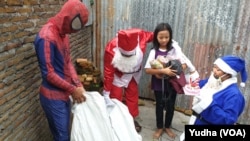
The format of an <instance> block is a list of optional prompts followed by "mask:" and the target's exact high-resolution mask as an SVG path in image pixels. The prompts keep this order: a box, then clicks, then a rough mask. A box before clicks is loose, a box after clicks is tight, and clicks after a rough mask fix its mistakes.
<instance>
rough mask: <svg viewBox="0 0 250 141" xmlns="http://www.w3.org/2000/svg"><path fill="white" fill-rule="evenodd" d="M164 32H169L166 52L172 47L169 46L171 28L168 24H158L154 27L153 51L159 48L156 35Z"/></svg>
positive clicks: (170, 42) (170, 43)
mask: <svg viewBox="0 0 250 141" xmlns="http://www.w3.org/2000/svg"><path fill="white" fill-rule="evenodd" d="M164 30H167V31H168V32H169V35H170V37H169V42H168V44H167V50H170V49H171V47H172V46H171V45H172V28H171V26H170V25H169V24H168V23H160V24H158V25H157V26H156V28H155V31H154V38H153V46H154V48H155V49H159V47H160V44H159V42H158V40H157V34H158V33H159V32H160V31H164Z"/></svg>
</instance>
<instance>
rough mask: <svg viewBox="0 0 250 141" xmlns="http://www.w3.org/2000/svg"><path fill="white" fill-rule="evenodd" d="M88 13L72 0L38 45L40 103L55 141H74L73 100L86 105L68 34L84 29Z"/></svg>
mask: <svg viewBox="0 0 250 141" xmlns="http://www.w3.org/2000/svg"><path fill="white" fill-rule="evenodd" d="M87 21H88V10H87V8H86V6H85V5H84V4H83V3H81V2H80V1H79V0H68V1H67V2H66V3H65V4H64V5H63V7H62V8H61V10H60V12H59V13H57V14H56V15H55V16H54V17H52V18H50V19H49V20H48V22H47V23H46V24H45V25H44V26H43V27H42V29H41V30H40V32H39V33H38V34H37V36H36V38H35V41H34V45H35V50H36V54H37V58H38V62H39V67H40V70H41V75H42V84H41V86H40V102H41V105H42V108H43V109H44V111H45V114H46V117H47V119H48V123H49V127H50V130H51V132H52V134H53V137H54V140H55V141H69V140H70V131H69V129H70V128H69V125H70V100H69V96H70V95H72V97H73V100H76V102H78V103H79V102H82V101H84V100H85V97H84V95H83V93H84V88H83V86H82V84H81V82H80V81H79V79H78V77H77V73H76V71H75V69H74V66H73V64H72V62H71V58H70V42H69V37H68V35H67V34H70V33H75V32H77V31H79V30H80V29H82V27H83V26H84V25H85V24H86V22H87Z"/></svg>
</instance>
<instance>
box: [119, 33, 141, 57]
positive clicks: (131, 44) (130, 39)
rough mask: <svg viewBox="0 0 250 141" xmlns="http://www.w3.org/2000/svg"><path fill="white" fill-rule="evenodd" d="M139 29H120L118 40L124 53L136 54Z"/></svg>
mask: <svg viewBox="0 0 250 141" xmlns="http://www.w3.org/2000/svg"><path fill="white" fill-rule="evenodd" d="M138 39H139V30H138V29H128V30H120V31H118V42H117V46H118V47H119V50H120V52H121V53H122V54H124V55H128V56H130V55H134V54H135V48H136V47H137V45H138Z"/></svg>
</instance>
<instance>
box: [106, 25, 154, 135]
mask: <svg viewBox="0 0 250 141" xmlns="http://www.w3.org/2000/svg"><path fill="white" fill-rule="evenodd" d="M152 39H153V32H149V31H144V30H142V29H137V28H132V29H127V30H120V31H118V33H117V36H116V37H115V38H113V39H112V40H111V41H110V42H109V43H108V44H107V45H106V48H105V53H104V91H103V96H104V99H105V101H106V104H107V106H114V103H113V101H112V100H111V99H110V98H116V99H118V100H120V101H122V100H123V98H124V100H125V103H126V105H127V107H128V110H129V112H130V114H131V115H132V117H133V118H135V117H136V116H138V114H139V109H138V96H139V95H138V93H139V92H138V83H139V80H140V77H141V73H142V69H141V64H142V60H143V56H144V54H145V52H146V47H147V46H146V45H147V43H148V42H151V41H152ZM135 126H136V130H137V131H138V132H139V131H140V130H141V126H140V125H139V124H138V123H137V122H136V121H135Z"/></svg>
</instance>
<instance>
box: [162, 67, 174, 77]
mask: <svg viewBox="0 0 250 141" xmlns="http://www.w3.org/2000/svg"><path fill="white" fill-rule="evenodd" d="M171 67H172V66H169V67H166V68H164V69H162V71H163V74H166V75H168V76H176V72H177V71H176V70H172V69H171Z"/></svg>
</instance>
